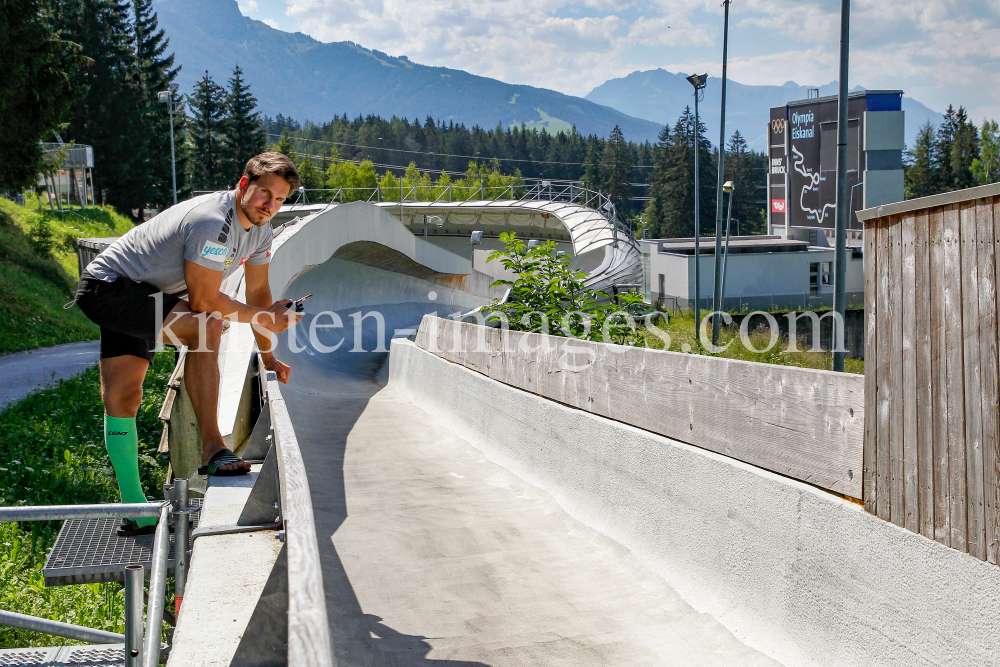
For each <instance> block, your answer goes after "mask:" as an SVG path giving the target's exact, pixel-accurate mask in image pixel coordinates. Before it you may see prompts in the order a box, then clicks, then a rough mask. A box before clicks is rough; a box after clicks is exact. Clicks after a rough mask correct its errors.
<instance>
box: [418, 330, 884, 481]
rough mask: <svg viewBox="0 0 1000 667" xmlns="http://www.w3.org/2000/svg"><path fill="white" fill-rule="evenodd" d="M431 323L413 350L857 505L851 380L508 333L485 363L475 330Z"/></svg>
mask: <svg viewBox="0 0 1000 667" xmlns="http://www.w3.org/2000/svg"><path fill="white" fill-rule="evenodd" d="M434 319H436V318H429V317H425V318H424V321H423V323H422V324H421V329H422V331H420V332H418V334H417V337H416V338H417V344H418V345H420V346H421V347H423V348H424V349H427V350H428V351H432V348H434V347H436V349H437V350H438V351H437V352H436V353H435V354H437V355H438V356H440V357H442V358H444V359H448V360H449V361H453V362H455V363H459V364H462V365H465V366H466V367H469V368H471V369H472V370H477V371H478V372H480V373H484V374H485V375H487V376H489V377H491V378H493V379H495V380H498V381H500V382H504V383H506V384H509V385H511V386H514V387H517V388H519V389H523V390H525V391H530V392H532V393H535V394H538V395H541V396H544V397H546V398H549V399H552V400H555V401H558V402H560V403H563V404H565V405H569V406H571V407H574V408H578V409H581V410H586V411H588V412H592V413H594V414H598V415H601V416H604V417H608V418H611V419H616V420H618V421H622V422H625V423H628V424H632V425H635V426H638V427H639V428H643V429H646V430H648V431H652V432H654V433H659V434H662V435H665V436H667V437H670V438H674V439H676V440H680V441H683V442H687V443H690V444H693V445H696V446H698V447H702V448H704V449H708V450H711V451H714V452H718V453H720V454H724V455H727V456H731V457H733V458H735V459H738V460H741V461H745V462H747V463H750V464H753V465H757V466H759V467H761V468H765V469H767V470H772V471H774V472H778V473H780V474H782V475H787V476H789V477H794V478H796V479H800V480H803V481H807V482H809V483H811V484H814V485H816V486H819V487H822V488H825V489H829V490H831V491H835V492H837V493H842V494H844V495H848V496H850V497H852V498H859V499H860V498H861V486H862V484H861V480H862V470H863V457H862V440H863V435H864V434H863V424H864V409H865V408H864V378H862V377H861V376H858V375H850V374H846V373H833V372H830V371H820V370H812V369H803V368H795V367H790V366H779V365H771V364H759V363H754V362H747V361H737V360H732V359H725V358H720V357H708V356H700V355H694V354H683V353H680V352H666V351H661V350H646V349H644V348H629V347H624V346H610V345H605V344H603V343H593V342H587V341H579V340H573V339H567V338H562V337H555V336H543V335H541V334H534V333H522V332H513V331H508V332H506V333H505V334H503V338H502V345H501V348H502V349H498V350H496V351H495V352H492V353H491V355H492V356H491V357H490V359H491V360H490V361H489V363H488V364H485V363H483V360H482V358H481V357H477V355H476V354H475V353H474V352H472V351H471V350H472V349H473V348H474V340H475V339H474V337H475V336H476V335H477V331H476V330H477V329H478V328H479V327H478V326H477V325H475V324H471V323H457V322H453V321H445V320H440V319H438V320H437V321H434ZM456 327H460V328H462V329H463V333H462V335H463V340H464V342H463V344H462V345H461V346H460V349H458V350H455V349H454V347H453V346H451V345H445V344H444V341H449V340H453V336H454V332H455V328H456ZM432 333H433V336H432ZM434 336H436V341H435V340H433V338H434ZM496 340H497V341H499V340H500V338H499V337H497V339H496ZM425 346H426V347H425ZM466 350H469V351H468V352H467V351H466Z"/></svg>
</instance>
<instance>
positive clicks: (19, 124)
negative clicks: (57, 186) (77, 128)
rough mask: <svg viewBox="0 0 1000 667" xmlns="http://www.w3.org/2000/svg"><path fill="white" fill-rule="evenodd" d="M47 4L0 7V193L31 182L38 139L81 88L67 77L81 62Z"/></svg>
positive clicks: (37, 166)
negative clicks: (0, 69)
mask: <svg viewBox="0 0 1000 667" xmlns="http://www.w3.org/2000/svg"><path fill="white" fill-rule="evenodd" d="M51 9H52V7H51V3H49V2H47V1H45V0H20V1H19V2H12V3H4V5H3V11H2V12H0V62H2V63H3V66H4V76H3V77H0V155H2V156H3V159H2V160H0V192H2V191H6V190H16V189H20V188H22V187H27V186H29V185H33V184H34V183H35V181H36V180H37V178H38V174H39V173H40V172H41V170H42V152H41V150H40V149H39V146H38V142H39V141H51V140H52V135H51V132H52V130H53V129H55V128H56V127H57V126H58V125H59V123H60V122H61V121H62V120H63V119H64V117H65V115H66V114H67V112H68V111H69V109H70V105H71V104H72V103H73V102H74V100H75V99H76V98H77V96H78V95H79V93H80V92H82V91H78V90H74V88H73V86H72V85H71V81H72V80H73V79H74V78H75V75H76V73H77V72H78V71H79V70H80V68H81V67H82V66H84V65H85V64H86V58H85V57H83V56H81V55H80V54H79V49H77V48H76V47H75V45H74V44H72V43H70V42H68V41H65V40H63V39H61V38H60V36H59V34H58V32H56V30H55V29H54V28H53V25H52V24H53V22H52V13H51Z"/></svg>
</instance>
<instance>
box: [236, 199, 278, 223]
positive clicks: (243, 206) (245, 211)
mask: <svg viewBox="0 0 1000 667" xmlns="http://www.w3.org/2000/svg"><path fill="white" fill-rule="evenodd" d="M246 198H247V195H243V196H242V197H240V208H241V209H243V215H245V216H246V218H247V220H249V221H250V224H251V225H253V226H255V227H263V226H264V225H266V224H267V223H268V221H269V220H270V219H271V218H270V217H269V216H268V217H265V216H264V214H263V213H261V212H260V211H257V209H254V208H247V205H246V203H245V200H246ZM251 211H255V212H256V213H257V214H258V215H259V216H260V217H261V218H264V219H263V220H259V221H258V220H256V219H255V218H254V216H252V215H251V214H250V213H251Z"/></svg>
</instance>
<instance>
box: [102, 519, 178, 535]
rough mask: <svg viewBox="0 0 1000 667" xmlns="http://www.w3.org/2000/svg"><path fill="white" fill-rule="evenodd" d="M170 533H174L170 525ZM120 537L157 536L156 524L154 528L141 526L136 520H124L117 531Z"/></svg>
mask: <svg viewBox="0 0 1000 667" xmlns="http://www.w3.org/2000/svg"><path fill="white" fill-rule="evenodd" d="M168 528H170V532H171V533H172V532H174V527H173V526H170V525H169V524H168ZM115 534H116V535H118V537H137V536H139V535H155V534H156V524H155V523H154V524H153V525H152V526H141V527H140V526H139V524H138V523H137V522H136V520H135V519H122V522H121V525H120V526H118V528H116V529H115Z"/></svg>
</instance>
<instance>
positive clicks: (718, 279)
mask: <svg viewBox="0 0 1000 667" xmlns="http://www.w3.org/2000/svg"><path fill="white" fill-rule="evenodd" d="M730 2H732V0H723V2H722V6H723V7H724V8H725V16H726V18H725V21H724V22H723V28H722V113H721V114H720V115H719V183H718V185H717V186H716V200H715V284H714V285H713V287H714V288H715V291H714V293H713V294H712V297H713V298H712V311H713V312H718V311H720V310H722V284H721V283H722V276H721V274H722V262H721V261H720V258H719V253H720V251H721V250H722V190H723V188H724V186H723V183H722V180H723V178H725V164H726V60H727V58H728V57H729V3H730ZM729 201H730V204H731V203H732V201H733V200H732V195H730V199H729ZM726 243H727V244H728V243H729V230H728V227H727V229H726ZM719 319H720V318H718V317H716V316H715V315H712V345H718V344H719Z"/></svg>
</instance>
